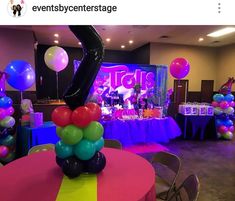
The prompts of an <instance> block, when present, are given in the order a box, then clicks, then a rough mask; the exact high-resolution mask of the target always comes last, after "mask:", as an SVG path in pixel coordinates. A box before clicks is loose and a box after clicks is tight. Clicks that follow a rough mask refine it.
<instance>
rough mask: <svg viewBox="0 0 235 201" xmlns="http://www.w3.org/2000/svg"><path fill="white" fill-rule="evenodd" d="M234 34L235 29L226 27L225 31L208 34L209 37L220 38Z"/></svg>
mask: <svg viewBox="0 0 235 201" xmlns="http://www.w3.org/2000/svg"><path fill="white" fill-rule="evenodd" d="M233 32H235V28H234V27H226V28H224V29H220V30H218V31H215V32H212V33H210V34H207V36H209V37H220V36H224V35H226V34H230V33H233Z"/></svg>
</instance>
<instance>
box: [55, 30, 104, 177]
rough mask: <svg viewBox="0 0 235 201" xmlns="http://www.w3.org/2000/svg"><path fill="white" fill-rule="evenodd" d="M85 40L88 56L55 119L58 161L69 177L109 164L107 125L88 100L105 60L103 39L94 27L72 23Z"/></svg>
mask: <svg viewBox="0 0 235 201" xmlns="http://www.w3.org/2000/svg"><path fill="white" fill-rule="evenodd" d="M69 28H70V30H71V31H72V32H73V33H74V34H75V36H76V37H77V38H78V39H79V40H80V41H81V43H82V46H83V53H84V57H83V59H82V61H81V64H80V66H79V68H78V70H77V72H76V73H75V75H74V78H73V80H72V83H71V84H70V86H69V88H68V89H67V91H66V92H65V94H64V100H65V102H66V103H67V106H62V107H57V108H56V109H55V110H54V111H53V113H52V120H53V122H54V123H55V124H56V125H57V129H56V131H57V134H58V136H59V137H60V138H61V140H60V141H59V142H58V143H57V144H56V146H55V152H56V162H57V164H58V165H59V166H60V167H61V168H62V171H63V173H64V174H65V175H67V176H68V177H69V178H74V177H77V176H79V175H80V174H81V173H82V172H88V173H98V172H100V171H102V170H103V168H104V167H105V165H106V159H105V156H104V155H103V154H102V153H101V152H100V150H101V149H102V147H103V146H104V139H103V138H102V135H103V131H104V129H103V126H102V125H101V124H100V123H99V122H98V120H99V119H100V117H101V109H100V107H99V106H98V105H97V104H96V103H87V104H86V105H85V106H83V105H84V103H85V100H86V98H87V96H88V94H89V90H90V88H91V86H92V83H93V82H94V80H95V78H96V75H97V73H98V71H99V68H100V64H101V61H102V59H103V45H102V42H101V39H100V37H99V35H98V34H97V32H96V31H95V29H94V28H93V27H92V26H69Z"/></svg>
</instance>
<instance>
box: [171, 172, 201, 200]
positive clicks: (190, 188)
mask: <svg viewBox="0 0 235 201" xmlns="http://www.w3.org/2000/svg"><path fill="white" fill-rule="evenodd" d="M199 188H200V183H199V180H198V177H197V175H190V176H188V177H187V178H186V179H185V180H184V181H183V183H182V184H181V185H180V186H179V188H177V189H176V191H175V192H174V194H173V195H171V196H170V198H169V199H168V200H167V201H175V200H180V201H196V200H197V198H198V195H199Z"/></svg>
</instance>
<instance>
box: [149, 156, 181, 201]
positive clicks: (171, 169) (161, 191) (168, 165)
mask: <svg viewBox="0 0 235 201" xmlns="http://www.w3.org/2000/svg"><path fill="white" fill-rule="evenodd" d="M151 163H152V165H153V167H154V169H155V171H156V194H157V195H156V196H157V199H161V200H167V199H168V198H169V196H170V194H171V192H174V191H175V189H176V185H175V181H176V178H177V176H178V174H179V170H180V166H181V162H180V158H179V157H178V156H176V155H174V154H171V153H168V152H157V153H156V154H154V155H153V157H152V159H151Z"/></svg>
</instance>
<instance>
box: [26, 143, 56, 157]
mask: <svg viewBox="0 0 235 201" xmlns="http://www.w3.org/2000/svg"><path fill="white" fill-rule="evenodd" d="M54 149H55V145H54V144H42V145H36V146H34V147H32V148H31V149H30V150H29V152H28V155H29V154H32V153H37V152H41V151H49V150H54Z"/></svg>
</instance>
